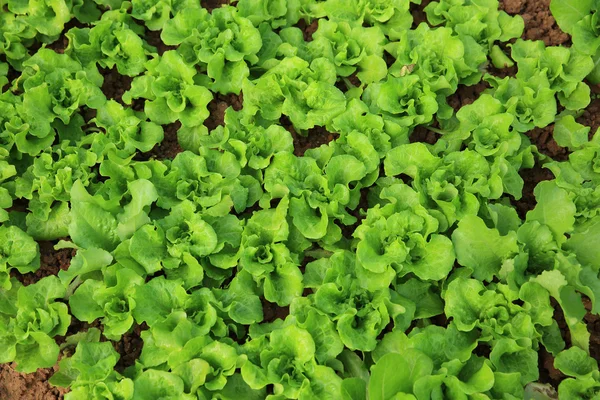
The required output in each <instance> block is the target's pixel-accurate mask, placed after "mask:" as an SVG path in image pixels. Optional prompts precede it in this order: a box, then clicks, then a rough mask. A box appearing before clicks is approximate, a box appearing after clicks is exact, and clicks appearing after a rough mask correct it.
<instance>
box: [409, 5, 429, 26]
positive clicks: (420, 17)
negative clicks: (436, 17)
mask: <svg viewBox="0 0 600 400" xmlns="http://www.w3.org/2000/svg"><path fill="white" fill-rule="evenodd" d="M431 1H432V0H423V1H422V2H421V4H415V3H411V4H410V13H411V14H412V16H413V26H412V27H413V28H416V27H417V26H419V25H420V24H421V22H425V23H429V22H428V21H427V14H425V11H423V10H424V9H425V7H427V5H428V4H429V3H431Z"/></svg>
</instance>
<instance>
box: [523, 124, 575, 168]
mask: <svg viewBox="0 0 600 400" xmlns="http://www.w3.org/2000/svg"><path fill="white" fill-rule="evenodd" d="M553 132H554V124H552V125H549V126H547V127H545V128H535V129H534V130H532V131H529V132H527V136H529V138H530V139H531V142H532V143H534V144H535V145H536V146H537V148H538V150H539V151H540V152H541V153H542V154H545V155H547V156H548V157H550V158H552V159H553V160H556V161H565V160H566V159H568V158H569V151H568V150H567V149H565V148H564V147H560V146H559V145H558V144H557V143H556V141H555V140H554V137H553V136H552V134H553Z"/></svg>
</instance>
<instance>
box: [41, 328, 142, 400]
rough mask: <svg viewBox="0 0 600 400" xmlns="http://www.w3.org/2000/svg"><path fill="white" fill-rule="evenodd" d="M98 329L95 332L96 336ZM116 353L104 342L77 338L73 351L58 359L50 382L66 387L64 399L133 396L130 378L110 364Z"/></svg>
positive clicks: (117, 357)
mask: <svg viewBox="0 0 600 400" xmlns="http://www.w3.org/2000/svg"><path fill="white" fill-rule="evenodd" d="M99 334H100V333H99V332H98V336H99ZM118 360H119V354H118V353H117V352H116V351H115V350H114V349H113V348H112V345H111V344H110V343H108V342H102V343H95V342H87V341H81V342H79V343H78V344H77V348H76V350H75V354H73V356H71V357H69V358H64V359H62V360H61V361H60V363H59V367H60V371H59V372H58V373H56V374H54V375H53V376H52V378H51V379H50V383H52V384H53V385H56V386H62V387H70V388H71V391H70V392H69V393H67V394H66V395H65V399H68V400H80V399H81V400H83V399H94V400H96V399H98V400H99V399H102V398H111V397H113V398H118V399H123V400H129V399H131V398H132V397H133V388H134V385H133V382H132V381H131V379H128V378H124V377H123V376H121V375H120V374H119V373H118V372H116V371H115V370H114V369H113V368H114V366H115V365H116V364H117V361H118Z"/></svg>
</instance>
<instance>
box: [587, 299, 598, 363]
mask: <svg viewBox="0 0 600 400" xmlns="http://www.w3.org/2000/svg"><path fill="white" fill-rule="evenodd" d="M583 305H584V306H585V308H586V310H587V311H588V313H587V314H586V315H585V317H584V320H585V322H586V323H587V328H588V332H589V333H590V355H591V356H592V358H593V359H594V360H600V316H599V315H594V314H592V313H591V312H590V311H591V310H592V302H591V301H590V299H589V298H587V297H585V298H584V299H583Z"/></svg>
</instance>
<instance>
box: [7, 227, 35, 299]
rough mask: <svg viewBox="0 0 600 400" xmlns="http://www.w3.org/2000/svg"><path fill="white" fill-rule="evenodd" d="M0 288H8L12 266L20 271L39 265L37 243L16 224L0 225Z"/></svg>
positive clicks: (32, 268) (29, 270) (28, 270)
mask: <svg viewBox="0 0 600 400" xmlns="http://www.w3.org/2000/svg"><path fill="white" fill-rule="evenodd" d="M0 243H2V244H1V245H0V288H1V289H6V290H9V289H10V288H11V280H10V276H9V272H10V270H11V269H12V268H15V269H17V270H18V271H19V272H20V273H22V274H24V273H27V272H33V271H35V270H37V269H38V268H39V267H40V252H39V247H38V244H37V243H36V242H35V241H34V240H33V239H32V238H31V237H30V236H29V235H27V234H26V233H25V232H23V231H22V230H21V229H20V228H19V227H17V226H8V227H7V226H0Z"/></svg>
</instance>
